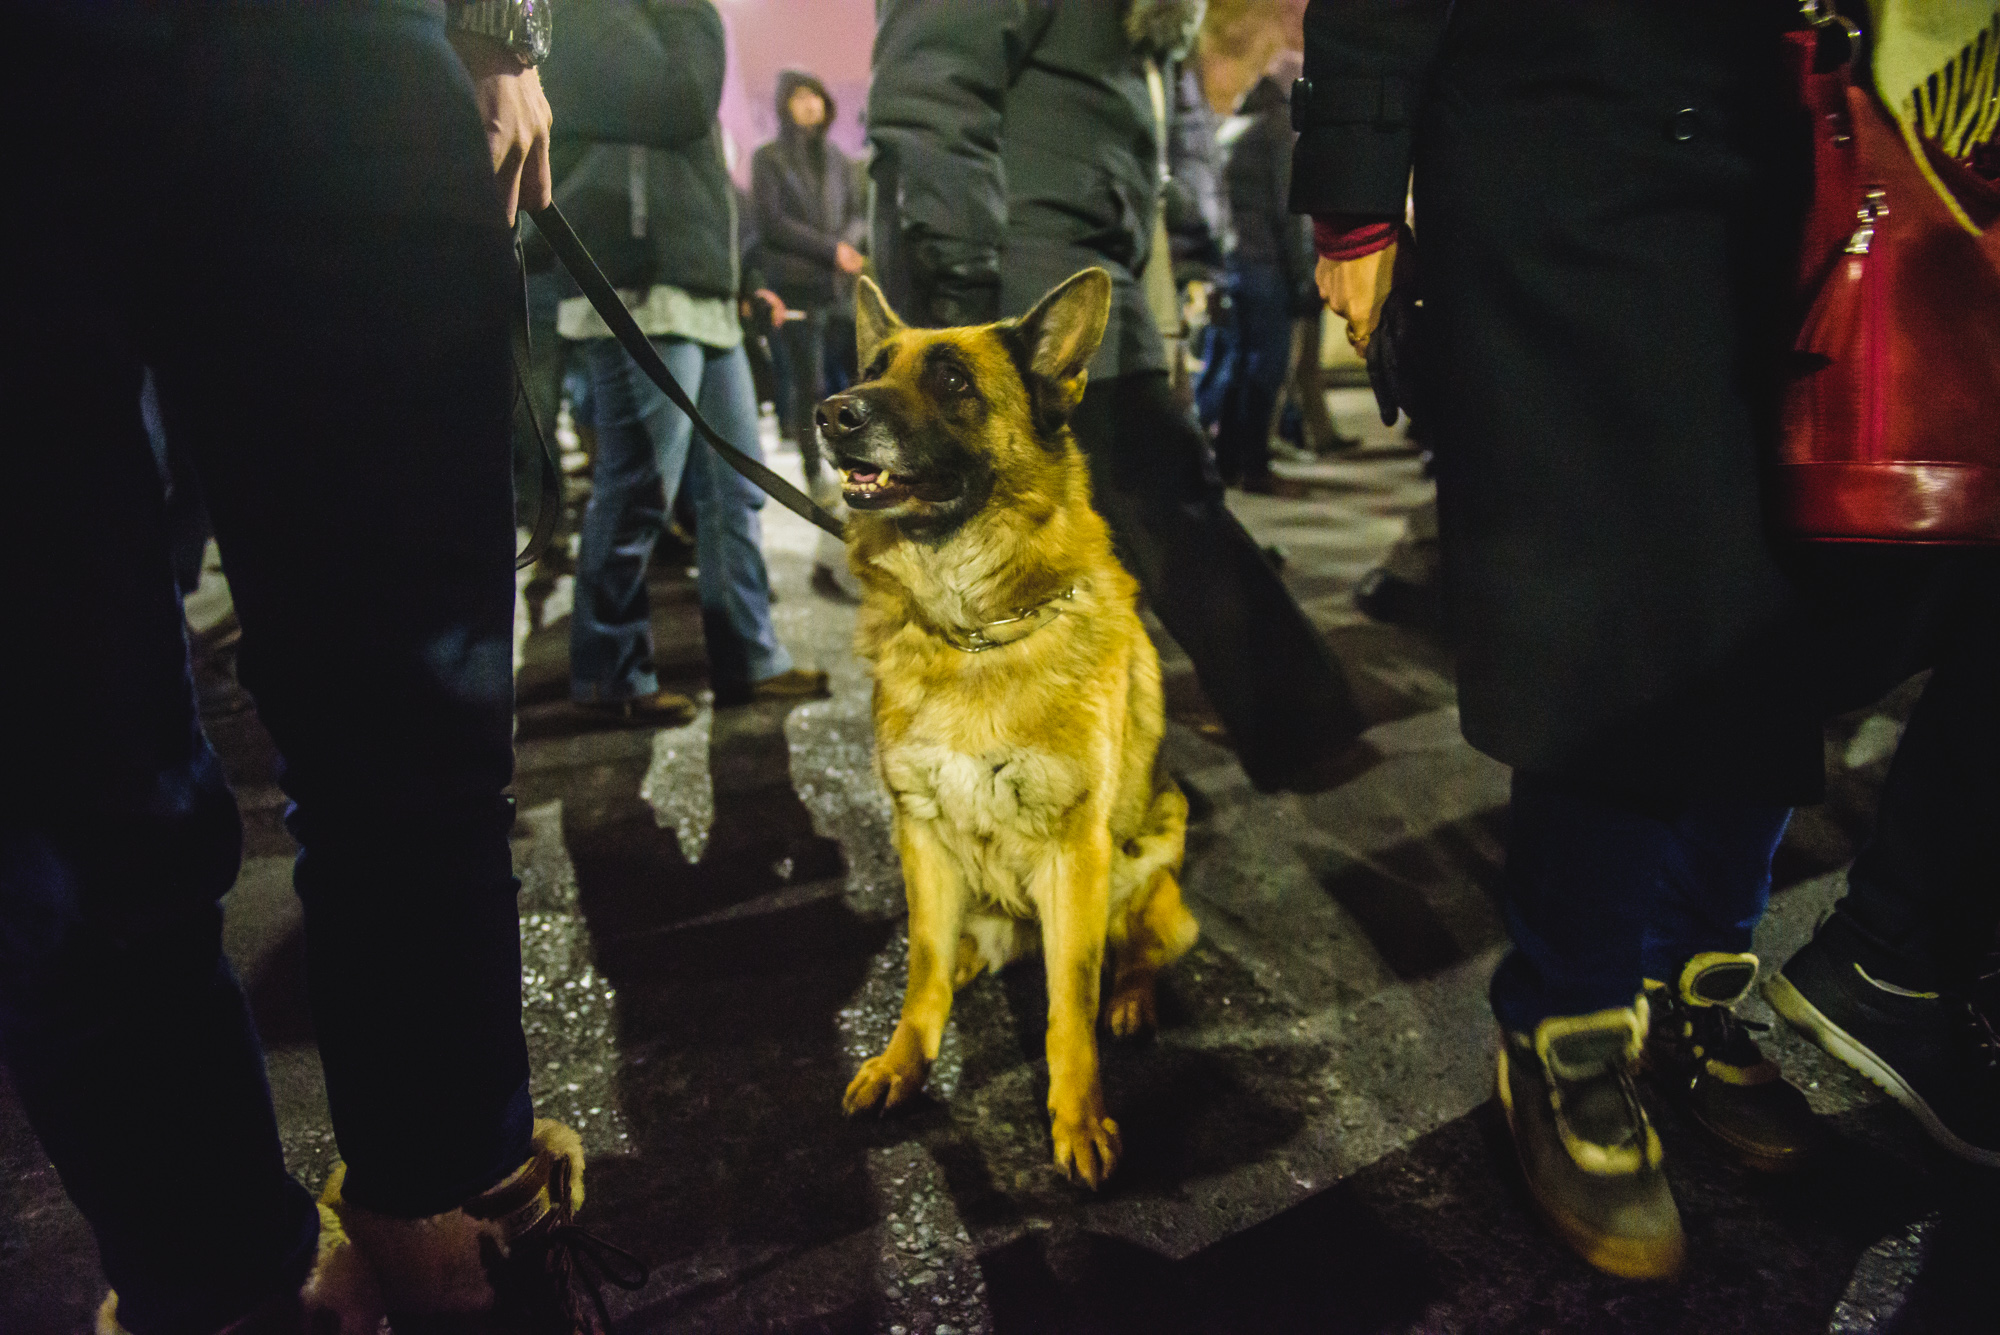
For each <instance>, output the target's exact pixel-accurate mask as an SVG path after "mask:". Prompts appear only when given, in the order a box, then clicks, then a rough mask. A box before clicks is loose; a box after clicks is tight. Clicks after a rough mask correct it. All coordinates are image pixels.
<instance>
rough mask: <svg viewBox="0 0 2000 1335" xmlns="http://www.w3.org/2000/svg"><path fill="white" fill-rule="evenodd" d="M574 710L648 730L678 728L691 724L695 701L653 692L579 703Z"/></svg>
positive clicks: (683, 696) (677, 694)
mask: <svg viewBox="0 0 2000 1335" xmlns="http://www.w3.org/2000/svg"><path fill="white" fill-rule="evenodd" d="M576 707H577V708H578V709H582V710H587V711H588V712H590V713H592V714H606V715H609V716H610V717H612V718H615V719H619V720H621V721H623V722H626V723H634V724H639V725H641V726H644V727H648V728H678V727H679V726H680V725H681V724H683V723H692V722H694V716H695V713H696V709H695V703H694V701H692V700H690V699H688V698H687V697H686V696H685V695H682V694H681V693H680V692H679V691H654V692H653V693H652V694H651V695H635V696H633V697H631V698H630V699H626V700H579V701H577V705H576Z"/></svg>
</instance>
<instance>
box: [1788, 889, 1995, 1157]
mask: <svg viewBox="0 0 2000 1335" xmlns="http://www.w3.org/2000/svg"><path fill="white" fill-rule="evenodd" d="M1830 936H1831V939H1829V938H1830ZM1993 968H1994V970H1995V971H1996V972H2000V963H1993ZM1991 982H1992V979H1991V978H1982V979H1981V983H1980V985H1981V986H1985V985H1987V984H1990V983H1991ZM1993 990H1994V991H2000V988H1995V989H1993ZM1764 996H1765V998H1766V999H1768V1000H1769V1001H1770V1003H1771V1007H1772V1009H1773V1010H1775V1011H1777V1012H1778V1014H1780V1015H1782V1016H1783V1017H1784V1018H1785V1020H1786V1021H1787V1022H1788V1023H1790V1024H1791V1025H1792V1027H1793V1028H1795V1029H1797V1030H1799V1031H1800V1032H1801V1033H1803V1034H1804V1035H1805V1036H1806V1037H1808V1038H1810V1039H1811V1040H1812V1041H1813V1042H1815V1043H1817V1044H1819V1045H1820V1046H1821V1047H1822V1048H1825V1049H1826V1050H1827V1051H1828V1052H1830V1053H1832V1054H1833V1055H1834V1056H1836V1057H1838V1058H1839V1059H1840V1060H1841V1061H1843V1062H1846V1063H1847V1064H1848V1065H1849V1066H1851V1067H1853V1068H1854V1069H1855V1070H1857V1071H1859V1072H1861V1074H1863V1075H1865V1076H1867V1077H1868V1078H1869V1079H1870V1080H1872V1081H1874V1082H1875V1083H1876V1084H1877V1085H1879V1086H1881V1087H1882V1089H1883V1090H1884V1091H1885V1092H1886V1093H1887V1094H1888V1095H1889V1097H1890V1098H1892V1099H1894V1100H1896V1102H1898V1103H1900V1104H1902V1105H1903V1107H1905V1108H1907V1109H1908V1110H1909V1112H1910V1115H1911V1116H1913V1117H1915V1118H1916V1119H1917V1121H1918V1122H1919V1123H1921V1124H1922V1126H1923V1128H1924V1130H1925V1131H1926V1132H1928V1133H1929V1134H1930V1138H1931V1139H1932V1140H1935V1141H1936V1142H1937V1143H1938V1144H1940V1145H1942V1146H1944V1148H1946V1149H1947V1150H1950V1151H1951V1152H1952V1153H1953V1154H1956V1155H1957V1156H1958V1157H1959V1158H1961V1159H1965V1160H1968V1161H1969V1162H1972V1163H1976V1164H1983V1165H1985V1166H1986V1167H1988V1168H2000V1014H1996V1013H1995V1012H1996V1011H2000V997H1995V998H1991V999H1986V998H1981V997H1979V996H1977V995H1975V996H1973V997H1953V996H1948V995H1944V994H1941V993H1937V992H1920V991H1915V990H1912V989H1910V988H1905V987H1899V986H1897V985H1896V984H1895V983H1893V982H1890V981H1889V980H1887V979H1884V978H1877V977H1875V976H1874V975H1873V974H1871V973H1869V972H1868V970H1867V969H1865V968H1863V967H1862V964H1861V961H1860V960H1859V959H1856V958H1855V957H1854V956H1853V955H1852V954H1851V953H1849V952H1847V951H1846V950H1844V949H1842V948H1841V946H1840V944H1839V937H1838V935H1837V934H1830V933H1829V931H1828V930H1827V928H1826V927H1822V928H1821V929H1820V931H1819V933H1818V934H1816V935H1815V936H1814V937H1813V939H1812V940H1810V941H1808V942H1806V944H1805V945H1804V946H1803V947H1801V948H1800V950H1799V953H1798V954H1796V955H1794V956H1792V958H1791V959H1790V960H1789V961H1787V962H1786V964H1785V967H1784V969H1783V970H1781V971H1780V972H1779V973H1777V974H1774V975H1773V976H1772V977H1771V979H1770V980H1769V981H1768V982H1766V983H1765V984H1764Z"/></svg>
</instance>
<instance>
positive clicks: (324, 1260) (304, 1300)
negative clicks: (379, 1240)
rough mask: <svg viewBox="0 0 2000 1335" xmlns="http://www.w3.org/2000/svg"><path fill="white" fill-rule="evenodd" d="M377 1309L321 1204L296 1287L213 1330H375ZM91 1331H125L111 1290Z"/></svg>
mask: <svg viewBox="0 0 2000 1335" xmlns="http://www.w3.org/2000/svg"><path fill="white" fill-rule="evenodd" d="M383 1312H384V1309H383V1306H382V1290H381V1287H380V1286H379V1285H378V1284H377V1283H376V1282H375V1272H374V1271H373V1270H372V1269H370V1268H369V1265H368V1262H367V1260H366V1259H365V1258H364V1257H363V1256H362V1255H361V1253H360V1252H359V1251H358V1250H357V1249H356V1248H355V1247H354V1245H353V1243H351V1242H350V1241H349V1240H348V1237H347V1233H346V1231H345V1230H344V1229H342V1228H341V1226H340V1217H339V1216H338V1215H336V1214H335V1213H334V1212H333V1211H332V1210H330V1209H328V1208H327V1207H326V1206H325V1205H321V1206H320V1207H319V1256H318V1259H316V1260H315V1261H314V1262H313V1268H312V1273H311V1274H310V1275H308V1276H306V1282H305V1283H304V1284H303V1285H302V1286H301V1287H300V1289H299V1291H298V1292H297V1293H295V1294H294V1293H288V1294H286V1295H285V1296H284V1297H282V1298H278V1299H274V1300H273V1301H271V1302H268V1303H265V1304H264V1305H263V1306H261V1307H259V1308H258V1309H257V1310H256V1311H254V1312H250V1313H247V1314H245V1315H244V1316H242V1317H240V1318H238V1319H237V1320H235V1321H232V1322H230V1323H229V1324H228V1325H227V1326H224V1327H223V1328H222V1329H221V1330H220V1331H219V1332H217V1335H375V1332H376V1329H377V1327H379V1326H380V1325H381V1324H382V1316H383ZM97 1335H130V1332H129V1331H127V1330H126V1329H125V1327H124V1326H123V1325H121V1324H120V1323H119V1321H118V1295H117V1293H115V1292H113V1293H107V1294H105V1295H104V1301H103V1303H102V1304H100V1305H99V1306H98V1309H97Z"/></svg>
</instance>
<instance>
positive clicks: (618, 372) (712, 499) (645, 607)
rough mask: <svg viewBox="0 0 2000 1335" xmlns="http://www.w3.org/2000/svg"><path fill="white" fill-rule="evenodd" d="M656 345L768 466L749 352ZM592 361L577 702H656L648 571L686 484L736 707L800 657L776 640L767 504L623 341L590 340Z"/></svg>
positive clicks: (720, 423)
mask: <svg viewBox="0 0 2000 1335" xmlns="http://www.w3.org/2000/svg"><path fill="white" fill-rule="evenodd" d="M653 346H654V347H655V348H657V349H659V353H660V356H661V358H662V359H663V360H664V361H665V362H666V364H667V369H668V370H670V371H672V372H673V373H674V378H675V379H676V380H678V381H680V383H681V384H682V385H683V386H684V387H685V388H686V389H687V392H688V395H689V397H690V398H692V399H693V400H694V404H695V407H696V409H697V410H699V411H700V413H701V415H702V416H703V417H705V418H707V419H708V421H709V423H710V424H711V425H712V426H714V427H715V429H716V430H717V431H719V432H721V433H722V436H723V438H724V439H726V440H728V441H729V443H730V444H732V445H734V446H735V447H736V448H737V449H739V450H741V451H743V452H744V453H745V454H748V455H750V456H752V457H753V458H761V457H762V450H761V448H760V447H759V445H758V443H757V394H756V391H755V390H754V389H753V388H752V387H751V384H750V362H749V359H748V358H747V357H745V356H744V355H743V349H742V348H740V347H738V348H731V349H729V350H728V351H727V352H722V351H718V350H716V349H714V348H707V347H703V346H702V345H701V344H699V343H693V342H689V341H688V340H687V339H680V338H656V339H654V340H653ZM584 358H585V363H586V365H587V366H588V368H589V372H590V392H591V412H592V415H593V416H594V417H595V418H596V421H597V467H596V471H595V472H594V474H593V475H592V478H593V480H592V487H591V493H590V505H589V507H588V508H587V509H586V510H585V512H584V516H583V540H582V545H581V547H580V548H579V549H578V552H577V562H576V606H575V611H574V612H572V613H571V617H570V640H569V679H570V691H571V693H572V694H573V695H574V696H575V698H576V699H578V700H581V701H599V700H627V699H631V698H633V697H634V696H641V695H650V694H652V693H653V692H654V691H657V690H659V689H660V679H659V676H658V675H657V674H656V673H655V672H654V670H653V621H652V610H651V607H650V605H649V603H648V601H647V598H646V563H647V561H648V559H649V558H650V557H651V556H652V553H653V544H654V543H655V542H657V541H658V540H659V537H660V534H661V533H662V532H663V531H664V530H665V528H666V523H667V516H668V515H670V514H672V513H673V508H674V496H675V494H676V492H677V491H678V490H679V488H680V486H681V482H682V478H683V476H685V478H686V481H687V485H689V486H691V487H693V488H694V504H695V521H696V523H695V561H696V563H697V565H698V567H699V570H700V574H699V577H698V578H697V580H696V588H697V592H698V594H699V596H700V598H701V625H702V632H703V637H704V639H705V640H706V642H707V645H708V667H709V679H710V683H711V684H712V685H713V686H714V687H715V689H716V691H717V692H718V693H720V694H727V693H728V692H730V691H732V690H737V689H741V688H743V687H745V686H747V685H749V684H750V683H752V682H757V681H762V680H764V679H765V678H766V677H775V676H777V675H778V674H779V673H781V672H784V671H787V670H789V669H790V667H791V666H792V660H791V656H790V655H789V654H787V653H786V652H785V647H784V646H783V645H781V644H779V643H778V634H777V632H776V631H775V630H773V629H772V627H771V579H770V575H769V573H768V572H767V571H766V570H765V568H764V553H763V549H762V546H761V543H762V525H761V524H760V523H759V522H758V518H757V511H758V510H759V509H761V508H762V507H763V504H764V494H763V493H762V492H760V491H758V490H757V489H756V488H755V487H753V486H751V485H750V484H749V483H748V482H746V481H744V480H743V478H741V477H740V476H738V475H737V473H736V471H735V470H734V469H732V468H730V466H729V465H728V464H725V463H724V462H722V460H721V459H720V458H719V457H717V455H716V453H715V451H714V450H711V449H710V448H709V447H708V446H707V445H705V444H703V445H698V446H697V444H696V443H695V441H694V426H693V424H692V423H690V422H689V421H688V419H687V417H686V415H685V414H683V413H682V412H681V411H680V409H678V408H676V407H674V406H673V405H672V404H671V403H669V402H667V396H666V395H665V394H662V393H661V392H660V389H659V386H657V385H655V384H654V383H653V382H652V381H651V380H648V379H647V378H646V375H645V373H644V372H643V371H641V370H640V369H639V367H638V365H637V364H636V363H634V362H633V360H632V359H631V357H630V356H628V355H627V354H626V352H625V349H623V348H621V347H619V346H618V344H617V342H616V341H615V340H612V339H608V338H601V339H593V340H591V342H590V343H588V344H587V345H586V347H585V351H584Z"/></svg>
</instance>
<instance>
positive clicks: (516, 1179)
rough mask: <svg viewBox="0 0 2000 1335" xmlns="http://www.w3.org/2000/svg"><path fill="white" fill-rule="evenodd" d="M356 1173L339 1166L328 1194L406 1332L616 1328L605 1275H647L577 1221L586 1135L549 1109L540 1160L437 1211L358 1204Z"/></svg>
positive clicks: (534, 1333) (516, 1333) (568, 1334)
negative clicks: (351, 1180) (349, 1179)
mask: <svg viewBox="0 0 2000 1335" xmlns="http://www.w3.org/2000/svg"><path fill="white" fill-rule="evenodd" d="M345 1180H346V1167H345V1165H343V1164H336V1165H335V1167H334V1171H333V1175H332V1176H331V1178H329V1180H328V1181H327V1185H326V1191H325V1192H324V1193H323V1195H322V1198H321V1199H322V1200H323V1202H324V1203H325V1204H327V1205H328V1206H330V1207H331V1208H332V1210H333V1212H334V1213H335V1214H336V1215H338V1216H339V1218H340V1221H341V1222H342V1223H343V1224H345V1225H346V1227H347V1233H348V1236H349V1237H351V1238H353V1239H354V1245H355V1247H356V1248H358V1249H359V1250H360V1252H361V1254H362V1255H363V1256H364V1257H366V1258H367V1261H368V1263H369V1265H370V1266H371V1267H373V1270H374V1273H375V1275H376V1277H377V1278H378V1279H379V1280H380V1282H381V1286H382V1287H381V1292H382V1298H383V1303H384V1306H385V1307H386V1308H387V1310H388V1314H389V1327H390V1329H391V1330H393V1331H395V1332H396V1335H433V1332H435V1333H436V1335H445V1333H446V1332H449V1335H608V1332H609V1331H610V1329H611V1322H610V1316H609V1314H608V1312H607V1310H606V1307H605V1303H604V1297H603V1292H602V1288H603V1285H605V1284H611V1285H614V1286H615V1287H617V1288H621V1289H625V1290H627V1291H628V1292H629V1291H632V1290H636V1289H639V1288H641V1287H643V1286H644V1284H645V1282H646V1267H645V1266H644V1265H643V1264H642V1263H641V1262H640V1261H639V1260H638V1259H637V1258H636V1257H634V1256H632V1255H631V1254H630V1253H628V1252H625V1251H623V1250H621V1249H620V1248H617V1247H613V1246H612V1245H611V1244H609V1243H607V1242H605V1241H603V1240H602V1239H601V1238H596V1237H593V1236H592V1235H590V1234H589V1233H586V1232H584V1231H583V1230H582V1229H580V1228H578V1227H577V1225H576V1212H577V1211H578V1210H581V1209H582V1208H583V1145H582V1142H581V1141H579V1140H578V1139H577V1135H576V1133H575V1132H574V1131H571V1130H570V1129H569V1128H568V1127H566V1126H564V1125H562V1124H561V1123H560V1122H551V1121H547V1120H542V1119H537V1121H536V1122H535V1131H534V1157H533V1158H531V1159H529V1160H528V1162H527V1163H525V1164H523V1165H522V1166H521V1167H520V1169H519V1170H518V1171H516V1172H515V1173H514V1174H513V1175H512V1176H510V1177H508V1178H507V1179H506V1180H505V1181H503V1182H501V1183H500V1184H499V1185H498V1186H495V1187H493V1188H491V1189H489V1190H487V1191H484V1192H481V1193H480V1194H479V1195H478V1196H475V1197H473V1198H472V1199H471V1200H469V1201H467V1202H466V1203H465V1204H464V1205H462V1206H460V1207H459V1208H458V1209H456V1210H452V1211H449V1212H447V1213H445V1214H441V1215H433V1216H431V1217H430V1218H428V1219H398V1218H392V1217H391V1216H388V1215H382V1214H377V1213H375V1212H374V1211H373V1210H369V1209H365V1208H363V1207H361V1206H358V1205H355V1204H353V1203H351V1202H349V1201H347V1200H345V1199H344V1198H343V1197H342V1195H341V1187H342V1184H343V1183H344V1182H345ZM586 1300H588V1305H586Z"/></svg>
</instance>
